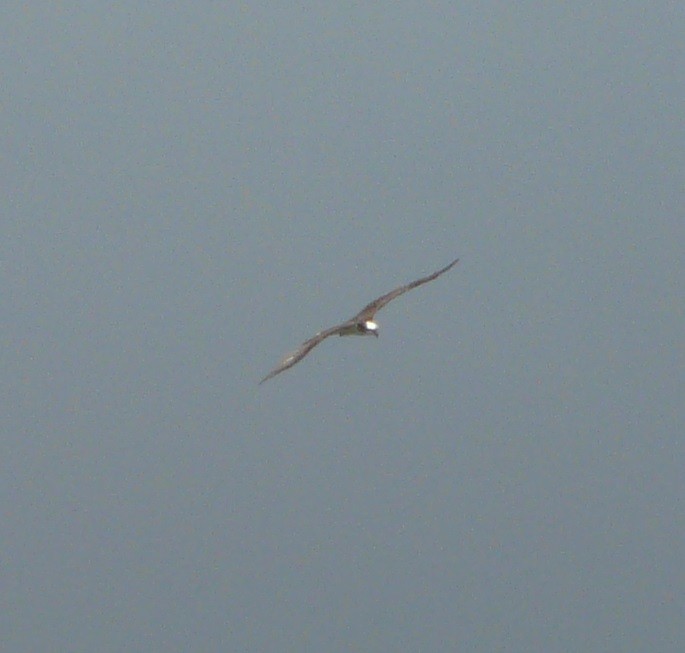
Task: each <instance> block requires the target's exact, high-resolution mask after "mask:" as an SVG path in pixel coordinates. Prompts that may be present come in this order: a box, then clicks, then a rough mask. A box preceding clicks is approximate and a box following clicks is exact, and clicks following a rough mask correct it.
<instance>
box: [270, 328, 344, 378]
mask: <svg viewBox="0 0 685 653" xmlns="http://www.w3.org/2000/svg"><path fill="white" fill-rule="evenodd" d="M349 324H350V322H343V323H342V324H337V325H336V326H334V327H331V328H330V329H324V330H323V331H319V333H317V334H316V335H315V336H313V337H311V338H310V339H309V340H306V341H305V342H303V343H302V344H301V345H300V346H299V347H298V348H297V349H296V350H295V351H294V352H292V353H291V354H288V355H287V356H286V357H285V358H284V359H283V360H282V361H281V362H280V364H279V365H278V366H277V367H275V368H274V369H273V370H272V371H271V372H269V373H268V374H267V375H266V376H265V377H264V378H263V379H262V380H261V381H260V382H259V385H261V384H262V383H264V382H265V381H268V380H269V379H271V378H273V377H274V376H276V375H277V374H280V373H281V372H285V370H287V369H288V368H290V367H292V366H293V365H295V364H296V363H299V362H300V361H301V360H302V359H303V358H304V357H305V356H306V355H307V354H308V353H309V352H310V351H311V350H312V349H314V347H316V346H317V345H318V344H319V343H320V342H322V341H323V340H325V339H326V338H328V336H332V335H334V334H336V333H340V331H341V329H343V328H344V327H346V326H348V325H349Z"/></svg>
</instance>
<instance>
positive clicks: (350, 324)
mask: <svg viewBox="0 0 685 653" xmlns="http://www.w3.org/2000/svg"><path fill="white" fill-rule="evenodd" d="M458 261H459V259H456V260H454V261H452V262H451V263H450V264H449V265H446V266H445V267H444V268H441V269H440V270H438V271H437V272H433V274H429V275H428V276H426V277H421V278H420V279H417V280H416V281H412V282H411V283H408V284H406V285H404V286H400V287H399V288H395V290H391V291H390V292H389V293H386V294H385V295H381V296H380V297H378V298H377V299H374V300H373V301H372V302H369V303H368V304H367V305H366V306H364V308H362V310H361V311H359V313H357V314H356V315H355V316H354V317H351V318H350V319H349V320H346V321H345V322H342V323H341V324H337V325H336V326H333V327H330V328H329V329H324V330H323V331H319V333H317V334H316V335H315V336H313V337H311V338H310V339H309V340H306V341H305V342H303V343H302V344H301V345H300V346H299V347H298V348H297V349H296V350H295V351H294V352H292V353H291V354H289V355H288V356H286V357H285V358H284V359H283V360H282V361H281V362H280V364H279V365H278V366H277V367H276V368H274V369H273V370H272V371H271V372H269V374H267V375H266V376H265V377H264V378H263V379H262V380H261V381H260V382H259V384H260V385H261V384H262V383H264V382H265V381H268V380H269V379H271V378H273V377H274V376H276V375H277V374H280V373H281V372H284V371H285V370H287V369H288V368H290V367H292V366H293V365H295V364H297V363H299V362H300V361H301V360H302V359H303V358H304V357H305V356H306V355H307V354H308V353H309V352H310V351H311V350H312V349H314V347H316V346H317V345H318V344H319V343H321V342H323V341H324V340H325V339H326V338H328V337H329V336H332V335H335V334H339V335H341V336H347V335H360V336H365V335H374V336H376V337H378V331H377V325H376V323H375V322H373V317H374V315H375V314H376V313H377V312H378V311H379V310H380V309H381V308H383V307H384V306H385V305H386V304H387V303H388V302H391V301H392V300H393V299H395V298H396V297H399V296H400V295H403V294H404V293H406V292H407V291H409V290H412V289H413V288H416V287H418V286H421V285H423V284H424V283H428V282H429V281H433V279H437V277H439V276H440V275H441V274H444V273H445V272H447V270H449V269H451V268H452V267H454V266H455V265H456V264H457V262H458Z"/></svg>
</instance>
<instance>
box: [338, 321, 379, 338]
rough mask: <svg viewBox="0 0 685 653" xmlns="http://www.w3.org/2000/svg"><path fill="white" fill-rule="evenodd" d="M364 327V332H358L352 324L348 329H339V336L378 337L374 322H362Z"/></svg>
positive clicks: (376, 326)
mask: <svg viewBox="0 0 685 653" xmlns="http://www.w3.org/2000/svg"><path fill="white" fill-rule="evenodd" d="M364 326H365V327H366V330H365V331H360V330H359V328H358V327H357V325H356V324H352V325H350V326H348V327H345V328H344V329H341V331H340V335H341V336H377V335H378V325H377V324H376V323H375V322H373V321H371V320H367V321H366V322H364Z"/></svg>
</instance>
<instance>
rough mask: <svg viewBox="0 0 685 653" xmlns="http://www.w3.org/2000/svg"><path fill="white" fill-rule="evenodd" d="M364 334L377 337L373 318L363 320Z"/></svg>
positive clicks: (376, 327) (376, 328)
mask: <svg viewBox="0 0 685 653" xmlns="http://www.w3.org/2000/svg"><path fill="white" fill-rule="evenodd" d="M364 334H365V335H367V336H376V338H378V325H377V324H376V323H375V322H374V321H373V320H366V322H364Z"/></svg>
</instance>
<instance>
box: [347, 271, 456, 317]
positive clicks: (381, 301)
mask: <svg viewBox="0 0 685 653" xmlns="http://www.w3.org/2000/svg"><path fill="white" fill-rule="evenodd" d="M458 262H459V259H456V260H454V261H452V262H451V263H450V264H449V265H446V266H445V267H444V268H441V269H440V270H438V271H437V272H433V274H429V275H428V276H427V277H421V278H420V279H417V280H416V281H412V282H411V283H408V284H406V285H404V286H400V287H399V288H395V290H391V291H390V292H389V293H386V294H385V295H381V296H380V297H379V298H378V299H374V300H373V301H372V302H369V303H368V304H367V305H366V306H364V308H362V310H361V311H359V313H357V314H356V315H355V316H354V317H353V318H352V321H355V322H360V321H363V320H371V319H373V316H374V315H375V314H376V313H377V312H378V311H380V309H381V308H383V306H385V305H386V304H387V303H388V302H391V301H392V300H393V299H395V298H396V297H399V296H400V295H403V294H404V293H406V292H407V291H408V290H411V289H412V288H416V287H417V286H421V285H423V284H424V283H428V282H429V281H433V279H437V278H438V277H439V276H440V275H441V274H444V273H445V272H447V270H449V269H451V268H452V267H454V266H455V265H456V264H457V263H458Z"/></svg>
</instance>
